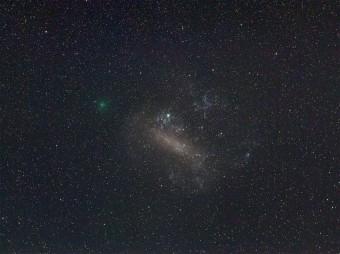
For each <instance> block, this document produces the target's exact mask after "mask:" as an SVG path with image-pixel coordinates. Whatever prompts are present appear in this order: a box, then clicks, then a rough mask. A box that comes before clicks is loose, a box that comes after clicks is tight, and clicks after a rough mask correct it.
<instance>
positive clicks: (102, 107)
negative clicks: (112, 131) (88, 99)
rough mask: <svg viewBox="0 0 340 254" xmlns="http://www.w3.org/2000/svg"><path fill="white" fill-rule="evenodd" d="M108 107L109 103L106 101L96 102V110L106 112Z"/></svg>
mask: <svg viewBox="0 0 340 254" xmlns="http://www.w3.org/2000/svg"><path fill="white" fill-rule="evenodd" d="M108 105H109V103H108V101H106V100H99V101H98V102H97V108H98V110H99V111H101V112H103V111H105V110H107V108H108Z"/></svg>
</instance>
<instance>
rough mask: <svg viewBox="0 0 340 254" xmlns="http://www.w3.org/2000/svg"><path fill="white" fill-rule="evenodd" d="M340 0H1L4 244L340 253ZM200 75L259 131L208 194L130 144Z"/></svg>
mask: <svg viewBox="0 0 340 254" xmlns="http://www.w3.org/2000/svg"><path fill="white" fill-rule="evenodd" d="M338 7H339V5H338V1H145V2H144V3H143V1H128V0H127V1H96V0H88V1H37V2H36V1H1V4H0V21H1V23H0V56H1V58H0V66H1V68H0V89H1V90H0V123H1V136H0V138H1V143H0V159H1V165H0V170H1V171H0V252H1V253H4V254H7V253H18V254H19V253H31V254H35V253H58V254H59V253H60V254H66V253H81V254H82V253H105V254H106V253H172V252H174V253H279V252H284V253H339V251H340V248H339V236H337V235H336V232H337V231H339V216H338V214H339V204H338V199H339V165H340V157H339V151H340V150H339V145H338V144H339V141H338V140H339V129H340V122H339V121H340V120H339V119H340V113H339V109H340V108H339V107H340V105H339V101H340V100H339V99H340V89H339V76H340V75H339V70H340V68H339V67H340V65H339V58H340V51H339V47H338V44H339V38H340V30H339V27H340V26H339V13H340V12H339V8H338ZM188 73H191V74H192V75H193V78H191V79H190V80H191V81H194V82H199V83H200V84H201V88H202V89H210V88H216V89H224V88H225V87H228V91H233V92H234V96H235V97H236V98H237V99H239V100H240V103H241V104H247V103H248V105H249V107H251V108H252V110H253V111H255V112H256V115H257V117H258V120H257V124H258V126H259V129H260V130H261V134H259V135H261V143H260V145H259V146H257V147H256V149H255V150H254V152H253V154H252V157H251V161H250V162H249V164H247V165H246V166H245V167H244V168H243V169H242V171H241V172H238V173H237V174H235V177H234V178H233V180H230V181H228V180H226V181H225V182H224V184H219V185H218V186H216V188H213V189H212V190H210V191H207V192H204V193H200V194H197V195H187V194H185V195H184V194H181V193H180V192H170V191H168V190H166V189H165V190H163V189H161V188H159V186H156V185H155V184H154V181H153V178H152V177H151V176H148V175H145V174H144V175H143V174H142V175H141V174H139V173H138V172H139V170H140V169H141V167H143V165H139V166H138V165H137V166H136V163H135V162H132V161H131V158H130V153H131V150H130V149H129V144H128V142H126V135H127V134H126V125H127V123H128V122H129V121H130V118H131V117H132V116H133V115H134V114H135V113H136V112H138V111H139V110H140V109H141V108H143V107H145V105H148V103H149V102H150V101H152V102H153V103H154V104H155V103H156V104H157V102H158V101H159V103H163V101H162V98H164V97H168V98H169V97H171V96H176V94H175V93H176V92H173V90H172V88H173V87H175V86H181V82H182V83H183V82H184V83H185V78H184V77H186V76H187V75H188ZM178 84H179V85H178ZM101 103H102V104H101ZM137 164H138V163H137ZM138 167H139V168H138Z"/></svg>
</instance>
